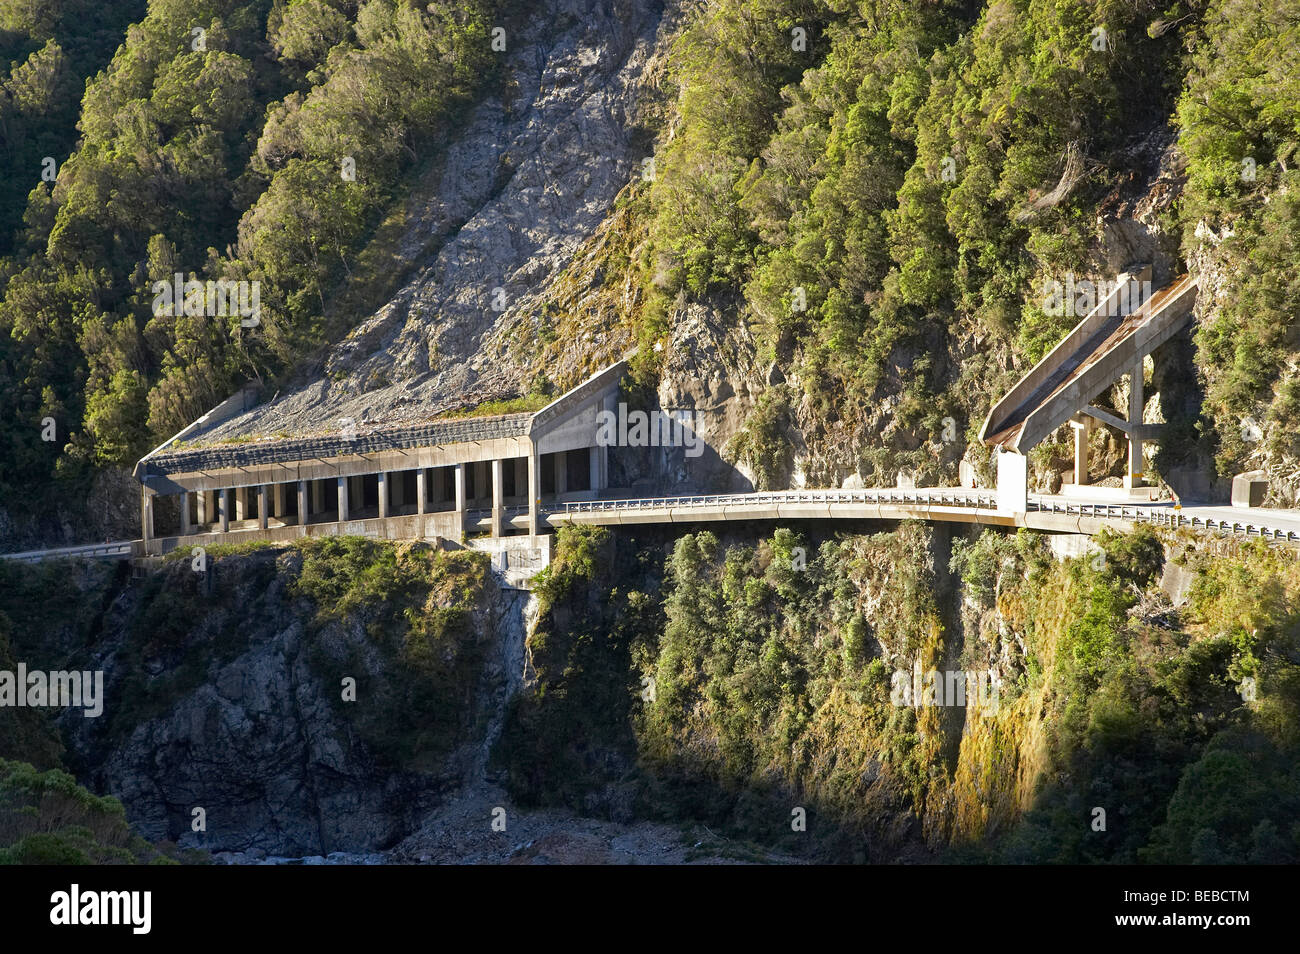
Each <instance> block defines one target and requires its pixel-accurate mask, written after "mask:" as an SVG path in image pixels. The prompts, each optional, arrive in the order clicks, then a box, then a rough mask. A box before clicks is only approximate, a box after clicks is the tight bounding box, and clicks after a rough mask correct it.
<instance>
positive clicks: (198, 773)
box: [62, 550, 528, 857]
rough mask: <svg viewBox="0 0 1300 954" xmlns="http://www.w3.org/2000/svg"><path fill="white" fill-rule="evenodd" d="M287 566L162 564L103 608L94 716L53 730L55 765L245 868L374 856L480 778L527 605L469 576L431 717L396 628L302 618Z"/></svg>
mask: <svg viewBox="0 0 1300 954" xmlns="http://www.w3.org/2000/svg"><path fill="white" fill-rule="evenodd" d="M302 560H303V556H302V554H301V553H300V552H299V551H297V550H288V551H280V552H275V551H263V552H257V553H253V554H250V555H248V556H235V557H226V558H222V559H219V560H214V561H213V562H212V564H211V566H210V568H209V570H208V571H207V572H206V573H204V574H199V573H195V572H194V571H193V570H192V569H191V566H190V562H189V561H188V560H185V561H178V562H175V563H173V564H170V565H168V566H167V567H166V568H165V569H163V570H162V571H160V572H159V573H157V574H156V575H154V576H152V577H150V578H149V579H148V580H146V581H143V582H138V583H136V584H133V585H130V586H127V587H126V588H124V589H123V591H122V592H121V593H120V595H119V596H118V597H117V599H116V600H115V601H114V602H113V604H112V607H111V609H110V610H109V612H108V613H107V615H106V617H105V618H104V620H103V632H102V634H101V635H100V637H99V638H98V639H97V640H96V642H95V643H94V646H93V647H92V648H91V649H90V652H91V654H92V655H93V657H94V665H95V666H96V667H98V668H102V669H103V670H104V671H105V680H106V687H107V697H108V700H107V704H106V708H105V714H104V716H103V717H102V718H100V719H96V720H92V719H85V718H84V717H81V716H80V714H79V713H78V714H75V715H72V716H66V717H65V718H64V719H63V722H62V728H63V730H64V737H65V740H66V744H67V746H68V749H69V752H68V758H67V761H68V762H69V764H70V765H71V766H73V767H74V768H75V769H76V770H77V771H78V774H79V775H80V776H81V777H82V778H83V779H84V780H85V781H86V782H87V783H88V784H90V785H91V786H93V787H94V788H95V789H96V790H99V791H108V792H112V793H113V794H115V795H116V796H117V797H119V798H120V799H121V800H122V801H123V803H124V804H125V806H126V808H127V814H128V818H129V819H130V820H131V822H132V824H133V825H134V826H135V828H136V829H137V830H138V831H139V832H140V833H141V834H143V835H144V836H145V837H147V838H149V839H151V840H162V839H167V840H172V841H176V842H177V843H179V844H180V845H182V846H183V847H198V848H204V849H208V850H211V851H214V852H244V853H247V854H249V855H250V856H252V857H257V856H260V855H264V854H269V855H289V856H300V855H313V854H327V853H329V852H333V851H337V850H348V851H374V850H378V849H384V848H388V847H390V846H392V845H393V844H395V843H396V842H397V841H398V840H400V839H401V838H402V837H404V836H405V835H406V834H408V833H409V832H410V831H412V830H414V829H415V828H416V827H417V825H418V823H419V822H421V821H422V820H424V819H425V817H426V816H427V815H428V814H429V813H430V812H431V811H432V810H433V809H434V808H436V807H437V806H438V805H439V804H440V803H441V802H442V801H443V800H444V799H445V798H447V797H448V796H449V794H451V793H453V792H455V791H457V790H458V789H459V788H460V787H461V786H463V785H464V784H466V783H467V782H469V781H474V780H478V779H481V777H482V773H483V770H484V766H485V764H486V759H487V750H488V748H489V747H490V745H491V742H492V739H493V737H494V733H496V732H499V730H500V720H501V715H500V714H501V712H502V711H503V710H504V705H505V702H506V699H507V695H508V693H509V692H511V691H512V689H517V688H518V686H519V685H520V682H521V678H522V673H523V669H524V661H523V651H524V650H523V647H524V625H525V606H526V603H527V598H528V594H526V593H522V592H519V591H511V590H505V589H503V588H501V587H500V586H499V585H497V583H496V582H494V581H493V580H492V579H491V578H490V577H489V578H485V579H484V582H483V585H482V589H481V591H480V592H479V593H478V594H477V596H476V597H475V600H474V604H473V607H472V609H470V610H468V612H467V614H466V617H465V620H464V626H463V629H462V630H461V631H460V632H459V633H458V634H457V635H455V636H449V637H447V639H450V640H452V642H453V643H454V645H447V644H445V643H440V644H439V645H438V647H437V648H436V651H437V653H439V654H440V655H443V654H448V653H453V652H454V653H456V654H458V655H459V656H460V657H461V658H463V659H467V660H470V661H471V664H469V665H467V666H463V667H461V668H458V669H457V670H456V672H457V673H458V674H459V675H461V676H463V677H465V678H463V680H460V681H459V682H458V684H457V685H456V686H455V693H454V696H455V697H454V700H448V703H449V704H448V706H446V707H443V708H438V707H434V708H430V705H429V700H428V699H426V698H425V696H424V694H423V693H422V687H421V686H420V685H418V684H417V683H415V682H413V681H412V679H411V678H410V670H411V668H412V664H411V661H410V660H409V659H408V658H407V657H406V656H405V655H404V640H405V641H409V639H410V637H409V635H406V636H403V635H398V636H388V635H381V636H378V637H377V635H376V633H375V627H374V626H373V625H370V624H371V623H373V622H374V617H373V615H369V616H368V614H367V613H366V612H364V611H363V612H360V613H354V614H349V615H348V616H347V617H345V618H342V619H339V620H337V621H331V622H328V623H325V624H322V625H317V624H316V623H315V622H314V620H315V618H316V617H315V610H314V608H313V606H312V603H311V601H310V600H304V599H303V598H301V597H300V596H296V595H295V593H294V589H293V584H294V581H295V580H296V579H297V578H298V576H299V574H300V572H301V569H302ZM446 610H447V605H446V603H445V601H444V602H437V601H435V603H434V604H433V605H432V606H431V607H430V612H431V613H434V614H437V613H438V612H443V611H446ZM349 679H351V680H354V681H355V683H354V684H355V701H347V700H346V699H345V694H346V693H347V686H348V683H347V681H346V680H349ZM398 762H400V763H401V764H395V763H398ZM196 809H202V810H203V816H204V820H205V822H206V831H200V832H196V831H194V830H193V823H194V819H195V811H196Z"/></svg>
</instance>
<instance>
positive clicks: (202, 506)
mask: <svg viewBox="0 0 1300 954" xmlns="http://www.w3.org/2000/svg"><path fill="white" fill-rule="evenodd" d="M194 504H195V508H196V509H197V510H198V514H197V517H198V523H199V526H202V525H204V524H206V523H207V522H208V521H210V520H211V519H212V518H211V517H210V516H208V492H207V491H206V490H200V491H198V492H197V493H196V494H195V495H194Z"/></svg>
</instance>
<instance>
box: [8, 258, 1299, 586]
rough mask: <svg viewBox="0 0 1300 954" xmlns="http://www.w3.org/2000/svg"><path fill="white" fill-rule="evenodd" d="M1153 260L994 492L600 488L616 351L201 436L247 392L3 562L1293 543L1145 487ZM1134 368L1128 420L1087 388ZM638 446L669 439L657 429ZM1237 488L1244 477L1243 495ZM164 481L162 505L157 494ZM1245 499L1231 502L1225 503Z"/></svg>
mask: <svg viewBox="0 0 1300 954" xmlns="http://www.w3.org/2000/svg"><path fill="white" fill-rule="evenodd" d="M1149 276H1150V269H1149V267H1137V268H1134V269H1131V270H1130V271H1128V272H1126V273H1124V274H1122V275H1121V276H1120V277H1119V281H1117V282H1116V283H1115V287H1114V289H1113V291H1111V292H1110V293H1109V294H1108V295H1106V296H1105V297H1104V298H1103V299H1102V300H1101V301H1100V302H1098V303H1097V305H1096V307H1095V308H1094V309H1093V310H1092V311H1091V312H1090V313H1089V314H1088V315H1087V316H1085V317H1084V319H1083V320H1082V321H1080V322H1079V324H1078V325H1077V326H1076V327H1075V328H1074V329H1073V330H1072V331H1071V332H1070V334H1069V335H1067V336H1066V338H1065V339H1064V340H1063V341H1062V342H1061V344H1060V345H1058V346H1057V348H1055V349H1054V350H1053V351H1052V352H1051V353H1050V354H1049V355H1048V356H1047V357H1045V358H1044V359H1043V360H1042V361H1041V362H1039V364H1038V365H1036V366H1035V367H1034V368H1032V369H1031V370H1030V371H1029V372H1028V373H1027V374H1026V375H1025V376H1024V378H1022V379H1021V381H1020V382H1019V383H1018V384H1017V385H1016V386H1015V387H1014V388H1013V389H1012V390H1011V391H1009V392H1008V394H1007V395H1006V397H1004V398H1003V400H1002V401H1000V402H998V403H997V404H995V405H994V406H993V408H992V409H991V410H990V412H989V415H988V417H987V418H986V420H985V422H984V428H983V435H982V436H983V438H984V440H985V441H986V442H987V443H988V444H989V445H991V446H993V447H994V448H996V453H997V474H998V482H997V487H996V489H966V488H920V489H906V490H904V489H874V490H872V489H868V490H794V491H782V492H767V493H762V492H760V493H749V494H722V495H717V494H715V495H680V496H669V497H628V496H620V495H619V494H618V493H617V492H616V491H613V490H611V489H610V488H609V457H608V450H609V448H608V444H609V441H608V440H607V439H604V440H602V439H600V437H601V433H600V427H599V422H600V420H601V415H602V414H603V413H609V414H611V415H612V413H613V410H614V407H615V405H616V402H617V400H618V391H619V384H620V381H621V379H622V376H623V372H624V370H625V363H624V362H618V363H616V364H614V365H612V366H610V367H608V368H605V369H604V370H602V371H600V372H598V373H596V374H594V375H592V376H591V377H590V378H588V379H587V380H586V381H584V382H583V383H582V384H580V385H579V386H578V387H576V388H574V389H573V390H572V391H569V392H568V393H566V394H564V395H562V396H561V397H559V398H557V399H556V400H555V401H553V402H552V403H550V404H549V405H547V406H546V407H544V408H543V409H541V410H540V411H537V412H536V413H524V414H509V415H501V416H494V417H468V418H450V419H442V420H434V421H429V422H425V423H419V424H410V425H403V426H398V427H390V428H383V429H370V430H367V431H366V432H364V433H357V432H354V431H352V430H351V429H344V431H343V432H340V433H334V434H326V435H314V436H305V437H299V438H281V439H274V440H257V441H248V442H242V443H240V442H225V443H220V442H210V441H205V439H204V436H203V435H204V434H205V433H207V432H210V431H211V430H212V429H213V428H215V427H216V426H217V425H219V424H222V423H224V422H227V421H230V420H232V419H235V418H237V417H238V416H239V415H240V414H242V413H244V412H245V411H247V410H248V408H249V407H250V406H251V405H250V399H249V395H247V394H244V393H241V394H237V395H235V396H234V397H232V398H231V399H229V400H228V401H226V402H224V403H223V404H222V405H220V406H218V407H217V408H214V409H213V410H212V411H211V412H209V413H208V414H207V415H205V416H204V417H202V418H200V419H199V420H198V421H195V422H194V423H193V424H191V425H190V426H189V427H187V428H186V429H185V430H183V431H181V432H180V433H179V434H177V435H175V436H174V437H172V438H171V439H169V440H168V441H166V442H165V443H164V444H162V445H161V446H159V447H158V448H156V449H155V450H153V451H152V452H150V453H149V454H147V455H146V456H145V457H144V458H143V459H141V460H140V462H139V463H138V464H137V466H136V469H135V475H136V477H137V479H138V480H139V481H140V483H141V488H142V493H141V526H142V534H141V539H139V540H135V541H121V542H119V543H115V544H104V545H96V546H93V547H81V548H65V549H62V550H48V551H37V552H32V553H25V554H8V555H7V556H8V557H9V558H12V559H25V560H39V559H48V558H52V557H68V556H82V557H91V558H125V557H141V556H158V555H161V554H164V553H167V552H169V551H171V550H175V549H178V548H190V547H194V546H209V545H214V544H220V543H235V542H244V541H252V540H265V541H271V542H279V541H285V542H287V541H291V540H295V539H301V538H303V537H309V536H319V535H330V534H348V535H360V536H367V537H372V538H379V539H432V540H437V541H447V542H449V543H454V544H460V545H467V546H473V547H477V548H480V549H486V550H490V551H492V552H494V553H499V554H503V555H504V556H503V558H502V559H501V560H500V561H499V565H500V566H502V567H503V568H504V566H505V565H506V564H507V563H509V564H511V565H512V566H515V567H519V568H532V569H536V568H540V566H542V565H545V564H546V563H547V562H549V559H550V544H551V536H550V535H549V534H548V533H547V532H546V531H548V530H551V529H554V528H556V527H559V526H563V525H566V524H596V525H610V526H627V525H636V524H646V523H700V522H711V521H738V520H739V521H755V520H759V521H767V520H780V521H787V520H800V519H816V520H825V519H844V520H884V521H896V520H907V519H919V520H941V521H947V522H956V523H971V524H984V525H989V526H1002V527H1028V528H1031V529H1035V530H1042V531H1047V532H1053V533H1072V534H1092V533H1096V532H1097V531H1099V530H1100V529H1101V528H1102V527H1105V526H1110V527H1114V528H1117V529H1119V528H1126V527H1130V526H1132V525H1133V524H1135V523H1142V522H1145V523H1152V524H1157V525H1161V526H1168V527H1189V528H1191V529H1193V530H1196V531H1209V532H1213V533H1229V534H1233V535H1237V536H1254V537H1262V538H1265V539H1271V540H1279V541H1286V542H1291V543H1295V542H1300V512H1296V511H1279V510H1264V509H1259V508H1251V509H1248V510H1244V509H1240V508H1238V507H1224V506H1197V507H1181V506H1179V505H1177V504H1173V503H1170V502H1166V503H1158V502H1156V501H1155V500H1154V499H1153V498H1154V492H1153V490H1152V489H1151V488H1144V487H1143V486H1142V473H1141V466H1142V465H1141V461H1142V450H1141V448H1142V442H1143V441H1144V440H1152V439H1159V436H1160V427H1159V425H1148V424H1145V423H1144V422H1143V421H1142V407H1143V403H1142V393H1143V386H1142V361H1143V359H1144V357H1145V356H1146V355H1148V354H1150V353H1151V352H1152V351H1154V350H1155V349H1156V348H1158V347H1160V346H1161V345H1163V344H1164V343H1165V342H1166V341H1168V340H1169V339H1170V338H1171V337H1172V336H1173V335H1174V334H1175V333H1176V332H1177V331H1179V330H1180V329H1181V328H1182V327H1184V326H1185V325H1186V324H1187V323H1188V322H1189V321H1190V319H1191V314H1192V308H1193V305H1194V303H1195V295H1196V283H1195V281H1193V280H1191V279H1190V278H1187V277H1184V278H1182V279H1179V280H1177V281H1175V282H1173V283H1172V284H1170V285H1169V286H1167V287H1166V288H1164V289H1161V290H1160V291H1159V292H1158V293H1156V294H1155V295H1151V294H1149V293H1148V291H1147V289H1149ZM1126 374H1127V375H1128V376H1129V379H1130V388H1129V393H1130V395H1131V399H1130V405H1129V408H1128V415H1127V419H1122V418H1119V417H1118V416H1117V415H1115V414H1113V413H1111V412H1109V411H1105V410H1103V409H1101V408H1098V407H1096V406H1095V405H1094V404H1093V402H1094V401H1095V400H1096V399H1097V397H1098V395H1099V394H1101V393H1102V392H1103V391H1104V390H1106V389H1107V388H1108V387H1110V386H1111V385H1113V384H1115V383H1116V382H1117V381H1118V380H1119V379H1120V377H1122V376H1123V375H1126ZM1098 420H1100V421H1102V422H1104V423H1107V424H1110V425H1112V426H1116V427H1119V428H1120V429H1121V430H1122V431H1123V432H1124V433H1125V434H1126V435H1127V436H1128V439H1129V447H1130V450H1129V467H1128V474H1127V476H1126V478H1125V480H1124V487H1122V488H1113V489H1112V488H1101V487H1094V486H1092V485H1091V484H1090V483H1089V479H1088V478H1089V474H1088V454H1087V435H1088V433H1089V432H1090V429H1091V427H1092V426H1093V423H1092V422H1094V421H1098ZM1066 423H1070V424H1071V425H1072V426H1073V427H1074V428H1075V434H1076V442H1075V450H1076V459H1075V474H1074V476H1075V480H1074V482H1073V484H1071V485H1069V486H1067V487H1065V488H1063V490H1064V492H1063V493H1062V494H1060V495H1054V496H1047V495H1031V494H1029V493H1028V490H1027V471H1028V465H1027V460H1026V457H1025V454H1026V453H1027V452H1028V451H1029V450H1030V449H1031V448H1032V447H1033V446H1034V445H1035V444H1037V443H1038V442H1040V441H1041V440H1043V439H1045V438H1046V437H1047V436H1049V435H1050V434H1051V433H1052V432H1053V431H1055V430H1056V429H1058V428H1059V427H1061V426H1063V425H1064V424H1066ZM645 436H646V437H647V443H650V444H651V445H652V446H660V438H662V443H663V444H668V443H669V438H670V434H669V430H668V429H665V430H663V431H662V433H661V431H660V429H659V428H658V427H651V428H650V433H649V434H648V435H645ZM1234 497H1235V493H1234ZM165 498H171V501H172V503H171V505H170V506H169V507H168V508H167V512H166V513H165V514H164V515H163V516H162V517H161V519H160V517H159V507H158V502H159V501H160V500H163V499H165ZM1234 502H1235V503H1239V502H1240V501H1234Z"/></svg>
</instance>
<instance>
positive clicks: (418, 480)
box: [415, 467, 429, 513]
mask: <svg viewBox="0 0 1300 954" xmlns="http://www.w3.org/2000/svg"><path fill="white" fill-rule="evenodd" d="M415 499H416V510H415V512H416V513H428V512H429V468H427V467H421V468H420V469H419V470H417V471H416V472H415Z"/></svg>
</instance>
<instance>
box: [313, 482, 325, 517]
mask: <svg viewBox="0 0 1300 954" xmlns="http://www.w3.org/2000/svg"><path fill="white" fill-rule="evenodd" d="M310 512H311V513H324V512H325V481H323V480H313V481H312V482H311V511H310Z"/></svg>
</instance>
